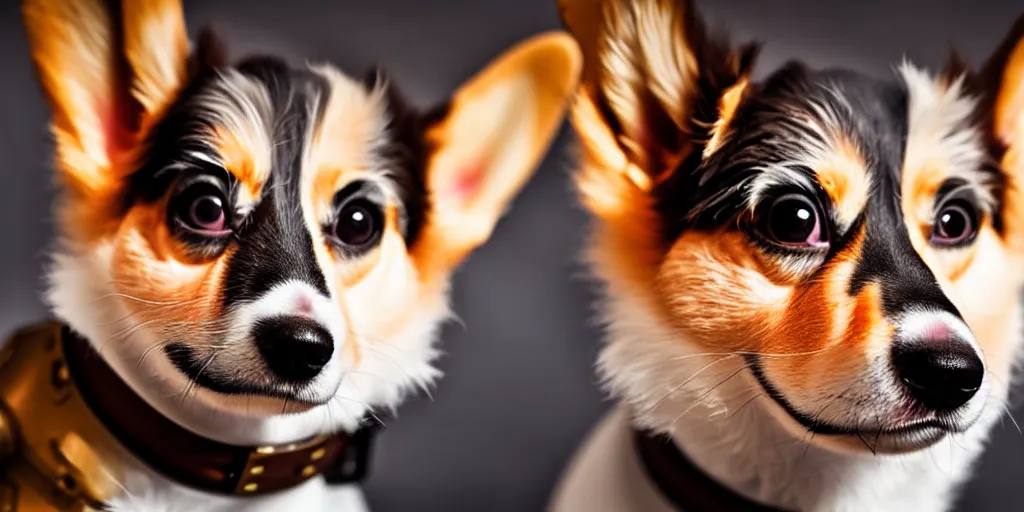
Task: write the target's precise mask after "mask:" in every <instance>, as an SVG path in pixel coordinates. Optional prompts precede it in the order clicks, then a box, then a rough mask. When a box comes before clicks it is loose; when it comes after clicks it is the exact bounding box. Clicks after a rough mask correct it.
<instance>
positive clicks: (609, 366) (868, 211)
mask: <svg viewBox="0 0 1024 512" xmlns="http://www.w3.org/2000/svg"><path fill="white" fill-rule="evenodd" d="M562 11H563V17H564V20H565V22H566V24H567V25H568V27H569V28H570V29H571V31H572V32H573V33H574V34H575V35H576V37H577V38H578V40H579V42H580V45H581V47H582V48H583V50H584V62H585V65H584V83H583V85H582V87H581V91H580V97H579V100H578V103H577V105H576V106H575V108H574V112H573V117H574V124H575V127H576V130H577V131H578V132H579V133H580V136H581V139H582V150H583V158H582V164H581V168H580V170H579V172H578V174H577V181H578V188H579V191H580V194H581V196H582V201H583V202H584V204H585V205H586V207H587V208H588V209H589V210H590V211H591V212H592V213H593V214H594V216H595V218H596V222H595V231H594V238H593V241H592V245H591V247H590V257H591V259H592V260H593V264H594V268H595V270H596V272H597V273H598V274H599V276H600V277H601V278H602V279H603V281H604V283H605V284H606V285H607V287H608V288H609V290H608V291H607V297H606V300H607V302H608V311H607V315H608V318H607V320H608V321H609V323H610V324H611V325H610V329H611V333H610V340H609V342H610V344H609V346H608V347H607V348H606V349H605V351H604V354H603V356H602V360H601V364H602V370H603V371H604V373H605V375H606V376H607V377H608V379H609V381H610V384H611V387H612V388H613V390H614V391H615V392H616V393H618V394H619V395H621V396H622V397H623V398H624V399H626V400H627V401H629V402H632V403H633V404H634V405H635V408H636V410H637V414H638V415H639V417H640V418H639V419H640V421H642V422H646V423H649V424H651V426H655V427H658V428H661V429H664V430H668V429H670V428H671V426H672V424H673V422H674V421H675V419H678V417H679V416H680V412H684V414H685V411H686V410H688V409H689V408H692V405H691V404H692V403H693V402H694V401H697V402H699V403H701V404H704V405H708V406H709V407H712V408H716V407H719V406H721V407H722V408H723V409H735V408H737V406H738V405H740V404H744V405H745V404H746V403H748V402H750V401H751V400H753V399H755V398H758V397H766V399H765V400H761V401H759V402H758V403H766V404H768V405H767V406H768V407H769V409H770V412H771V413H772V415H773V417H775V418H777V419H778V421H779V422H781V423H783V425H784V426H785V427H786V428H788V429H790V430H792V431H793V432H794V433H796V434H798V435H801V436H802V437H803V438H804V439H807V438H808V432H812V433H814V434H815V435H813V436H809V437H810V438H812V440H813V441H812V442H814V443H816V444H821V445H827V446H829V447H832V448H836V449H842V450H855V451H862V450H871V451H875V452H902V451H911V450H916V449H920V448H922V447H925V446H929V445H931V444H933V443H935V442H937V441H938V440H939V439H942V438H943V437H944V436H945V435H947V434H948V433H955V432H963V431H964V430H966V429H968V428H969V427H971V425H972V424H974V423H975V421H976V420H978V418H979V417H980V416H981V413H982V410H983V409H984V408H986V407H988V408H989V410H991V409H993V408H994V409H996V410H997V411H998V410H1000V407H1001V406H1002V403H1001V400H1002V399H1003V398H1004V397H1005V392H1006V386H1007V383H1008V381H1009V379H1010V370H1011V365H1012V362H1013V359H1014V357H1015V354H1016V350H1015V349H1016V348H1017V346H1018V345H1019V344H1020V341H1021V307H1020V306H1021V304H1020V292H1021V285H1022V282H1024V281H1022V279H1024V266H1022V256H1024V243H1022V242H1024V209H1022V208H1024V188H1022V184H1024V182H1022V180H1024V160H1022V157H1021V152H1022V151H1024V118H1022V116H1024V44H1022V43H1021V39H1022V36H1024V23H1018V24H1017V27H1016V28H1015V29H1014V31H1013V34H1012V35H1011V36H1010V37H1009V38H1008V39H1007V40H1006V42H1005V43H1004V44H1003V45H1002V48H1001V49H1000V50H999V51H998V52H997V53H996V55H995V56H994V57H993V58H992V59H991V60H990V61H989V63H988V64H987V66H986V68H985V69H984V70H983V71H981V72H978V73H975V72H971V71H969V70H967V69H966V67H965V66H959V65H957V66H951V67H950V69H949V70H948V71H947V72H945V73H944V74H941V75H939V76H937V77H933V76H930V75H929V74H927V73H925V72H923V71H920V70H918V69H916V68H914V67H912V66H910V65H904V66H903V67H902V68H901V69H900V70H899V73H898V74H899V76H898V78H897V79H896V80H891V81H886V80H878V79H875V78H870V77H867V76H864V75H861V74H858V73H855V72H852V71H847V70H840V69H826V70H817V69H811V68H809V67H807V66H805V65H802V64H800V63H791V64H788V65H785V66H783V67H782V68H780V69H778V70H776V71H775V72H774V73H771V74H770V75H768V76H767V77H766V78H765V79H764V80H762V81H755V80H754V79H753V78H752V76H751V71H752V67H753V64H754V61H755V57H756V54H757V47H756V46H754V45H744V46H734V45H732V44H731V43H730V42H729V41H728V40H727V39H726V38H724V37H718V36H716V35H714V34H711V33H710V32H708V31H707V30H706V29H705V26H704V25H703V24H702V22H701V19H700V17H699V15H698V14H697V13H696V12H695V10H694V6H693V4H692V2H689V1H679V0H637V1H633V2H625V1H616V0H607V1H604V2H589V3H588V2H572V1H565V2H562ZM990 397H992V399H994V400H998V401H1000V403H996V404H986V403H987V402H989V401H991V400H990ZM863 434H867V435H863ZM864 439H869V440H871V441H873V442H865V441H864Z"/></svg>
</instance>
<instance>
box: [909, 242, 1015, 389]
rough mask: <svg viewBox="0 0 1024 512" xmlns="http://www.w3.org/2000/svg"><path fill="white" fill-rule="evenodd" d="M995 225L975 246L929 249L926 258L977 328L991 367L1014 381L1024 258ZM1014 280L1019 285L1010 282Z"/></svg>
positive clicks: (1000, 376) (1003, 380) (1004, 378)
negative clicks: (1009, 246) (1012, 372)
mask: <svg viewBox="0 0 1024 512" xmlns="http://www.w3.org/2000/svg"><path fill="white" fill-rule="evenodd" d="M1004 244H1005V241H1004V240H1002V239H1001V238H1000V236H999V235H998V234H997V233H995V231H994V230H992V228H991V227H990V226H987V225H986V226H985V227H984V228H983V229H982V230H981V231H980V232H979V233H978V235H977V238H976V239H975V242H974V244H973V245H972V246H971V247H969V248H966V249H963V250H961V251H957V252H954V253H951V254H938V253H939V252H940V251H936V250H934V249H928V251H926V253H925V255H924V257H925V262H926V263H928V265H929V267H931V268H932V271H933V273H935V275H936V276H938V278H939V283H940V285H941V286H942V288H943V291H944V292H945V293H946V296H947V297H949V299H950V301H952V302H953V304H954V305H955V306H956V308H957V309H958V310H959V311H960V314H961V315H962V316H963V318H964V321H966V322H967V325H968V326H969V327H970V328H971V330H972V331H973V332H974V335H975V337H976V339H977V340H978V344H979V345H980V347H981V349H982V352H983V353H984V356H985V366H986V368H988V369H989V371H990V372H991V373H994V374H995V375H996V377H997V379H998V380H999V381H1000V382H1001V383H1003V384H1006V383H1008V379H1009V377H1010V367H1011V363H1012V361H1013V360H1014V355H1013V353H1014V350H1015V348H1016V341H1015V340H1017V339H1018V336H1017V334H1018V333H1017V332H1014V330H1015V329H1017V330H1019V328H1020V319H1019V316H1020V312H1021V297H1020V293H1019V289H1020V285H1021V283H1022V282H1024V272H1022V271H1021V270H1020V269H1021V268H1024V261H1021V258H1020V257H1019V256H1017V255H1016V253H1013V252H1012V251H1008V250H1007V248H1006V247H1005V245H1004ZM1008 283H1013V286H1007V284H1008Z"/></svg>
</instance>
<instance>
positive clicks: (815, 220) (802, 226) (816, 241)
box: [762, 194, 828, 247]
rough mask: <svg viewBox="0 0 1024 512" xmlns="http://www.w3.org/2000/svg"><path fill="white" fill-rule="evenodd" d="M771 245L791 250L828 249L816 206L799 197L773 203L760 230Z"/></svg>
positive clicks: (789, 196)
mask: <svg viewBox="0 0 1024 512" xmlns="http://www.w3.org/2000/svg"><path fill="white" fill-rule="evenodd" d="M762 231H763V232H764V234H765V236H767V237H768V239H770V240H771V241H773V242H775V243H777V244H779V245H784V246H790V247H816V246H823V245H827V244H828V241H827V240H826V237H825V230H824V228H823V226H822V223H821V214H820V213H819V211H818V207H817V206H816V205H815V202H814V201H812V200H810V199H808V198H806V197H804V196H801V195H798V194H789V195H785V196H782V197H780V198H778V199H776V200H775V201H774V202H773V203H772V205H771V208H770V209H769V210H768V215H767V219H766V220H765V222H764V227H763V229H762Z"/></svg>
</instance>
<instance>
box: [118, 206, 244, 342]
mask: <svg viewBox="0 0 1024 512" xmlns="http://www.w3.org/2000/svg"><path fill="white" fill-rule="evenodd" d="M163 211H164V206H163V204H162V203H158V204H156V205H153V206H148V207H136V208H133V209H132V210H131V212H129V214H128V215H127V216H126V217H125V219H124V222H123V223H122V225H121V228H120V230H119V232H118V236H117V239H116V242H115V246H114V255H113V259H112V261H111V271H112V272H113V275H112V277H113V281H114V288H115V289H116V290H117V291H118V293H121V294H123V295H124V296H126V297H132V298H124V299H122V303H123V304H124V306H125V307H126V308H127V309H128V310H129V311H131V312H133V313H134V314H135V315H136V316H137V317H138V318H139V320H140V321H141V322H153V323H154V324H155V325H157V326H163V327H167V328H174V329H180V331H181V332H183V333H186V334H187V333H188V332H202V331H203V330H204V329H210V328H211V326H210V325H208V323H209V322H212V321H215V320H217V319H219V318H220V316H221V309H222V308H221V301H220V300H219V299H220V296H221V290H220V286H221V285H222V279H221V277H222V274H223V272H224V271H225V270H226V268H227V263H228V262H229V261H230V259H231V253H232V250H231V249H229V250H228V251H226V252H225V253H224V254H223V255H221V256H220V257H218V258H216V259H214V260H212V261H207V262H188V261H185V260H184V258H183V257H182V255H181V254H180V251H179V248H178V247H177V245H176V242H175V241H174V240H173V238H172V237H171V235H170V232H169V230H168V228H167V226H166V223H165V222H164V215H163ZM205 338H206V337H205V336H197V339H205Z"/></svg>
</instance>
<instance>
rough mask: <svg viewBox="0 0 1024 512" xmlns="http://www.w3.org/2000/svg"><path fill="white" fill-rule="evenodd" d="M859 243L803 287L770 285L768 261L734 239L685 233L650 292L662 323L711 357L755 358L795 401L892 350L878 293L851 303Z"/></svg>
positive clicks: (867, 290)
mask: <svg viewBox="0 0 1024 512" xmlns="http://www.w3.org/2000/svg"><path fill="white" fill-rule="evenodd" d="M857 247H859V243H854V244H852V246H851V247H850V248H849V249H848V251H846V253H845V254H840V255H837V257H836V258H835V259H834V260H833V261H832V262H831V263H829V266H828V267H827V268H825V269H823V270H822V272H821V273H820V274H819V275H816V276H815V277H814V278H813V279H811V280H807V281H804V282H779V281H774V280H773V279H772V278H771V276H772V275H774V274H773V273H772V272H770V271H769V270H770V269H768V268H767V267H769V266H770V265H768V262H765V261H763V259H764V258H766V257H765V256H763V255H758V254H757V251H756V250H755V249H753V248H751V247H750V243H749V242H748V241H747V240H746V238H745V237H744V235H742V234H739V233H716V234H702V233H688V234H685V235H684V236H683V237H681V238H680V239H679V240H678V241H677V242H676V243H675V244H674V245H673V247H672V249H671V250H670V251H669V254H668V256H667V258H666V261H665V263H664V264H663V265H662V268H661V271H660V272H659V275H658V280H657V290H658V293H659V294H660V295H661V297H662V301H661V302H663V303H664V304H666V313H667V315H668V317H669V318H670V322H671V323H672V324H673V325H674V326H675V328H676V329H678V330H679V331H681V332H682V333H683V334H684V335H685V336H686V338H687V339H690V340H693V341H694V342H697V343H699V344H700V345H702V347H703V348H704V349H707V350H713V351H716V352H738V353H743V354H761V355H763V356H764V357H762V359H761V366H762V368H763V370H764V371H765V373H766V374H768V375H771V378H772V380H773V382H774V383H776V384H777V385H778V387H779V389H780V390H782V391H783V392H784V393H786V394H787V395H793V396H794V398H798V399H799V398H800V397H802V396H809V395H814V394H817V392H815V391H814V390H812V389H808V385H809V383H812V382H813V383H815V384H814V386H815V387H816V388H821V389H834V388H836V387H837V386H839V387H841V385H842V384H843V383H845V385H847V386H848V385H849V383H850V382H851V381H853V379H856V378H858V376H859V375H863V374H864V373H865V372H866V371H867V369H868V367H869V366H870V364H871V361H873V360H874V357H873V354H879V353H884V352H885V351H886V350H888V347H889V345H890V344H891V340H892V336H893V333H894V331H895V327H894V326H893V325H892V324H891V323H890V322H888V321H887V320H886V319H885V318H884V315H883V313H882V297H881V289H880V287H879V286H878V285H877V284H870V285H868V286H865V287H864V288H863V289H862V290H861V291H860V292H859V293H858V294H857V295H856V296H853V297H851V296H849V295H848V289H849V282H850V276H851V275H852V273H853V270H854V268H855V266H856V261H855V258H856V254H855V253H856V252H857Z"/></svg>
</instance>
